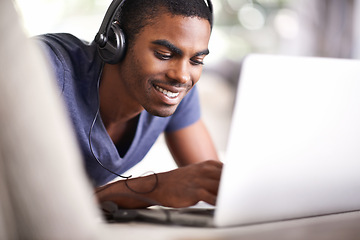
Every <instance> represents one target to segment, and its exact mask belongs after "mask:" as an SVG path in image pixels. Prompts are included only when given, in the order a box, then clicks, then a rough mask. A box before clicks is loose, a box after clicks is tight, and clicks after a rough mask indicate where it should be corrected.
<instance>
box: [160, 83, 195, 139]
mask: <svg viewBox="0 0 360 240" xmlns="http://www.w3.org/2000/svg"><path fill="white" fill-rule="evenodd" d="M200 116H201V109H200V101H199V92H198V90H197V87H196V86H194V87H193V89H191V90H190V92H189V93H188V94H187V95H186V96H185V98H184V99H183V100H182V101H181V103H180V104H179V106H178V108H177V109H176V111H175V113H174V114H173V115H172V116H171V120H170V121H169V123H168V125H167V127H166V129H165V131H166V132H173V131H176V130H179V129H182V128H185V127H187V126H190V125H191V124H193V123H195V122H197V121H198V120H199V119H200Z"/></svg>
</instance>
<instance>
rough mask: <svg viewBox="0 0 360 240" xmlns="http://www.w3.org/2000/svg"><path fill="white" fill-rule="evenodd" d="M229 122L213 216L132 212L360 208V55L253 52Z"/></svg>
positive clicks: (185, 221) (263, 214) (165, 217)
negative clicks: (359, 57) (347, 57)
mask: <svg viewBox="0 0 360 240" xmlns="http://www.w3.org/2000/svg"><path fill="white" fill-rule="evenodd" d="M230 129H231V130H230V134H229V140H228V146H227V151H226V157H225V159H224V160H223V161H224V168H223V173H222V177H221V181H220V188H219V193H218V200H217V205H216V207H215V210H214V215H213V216H211V217H208V216H207V215H206V214H204V212H203V211H198V210H199V209H198V208H187V209H177V210H173V209H172V210H171V211H168V210H167V209H165V210H164V211H166V214H164V213H163V214H162V215H161V212H160V215H161V216H162V217H160V218H159V215H157V217H153V216H155V215H156V214H155V212H156V211H151V212H145V211H142V210H140V211H137V212H136V213H134V212H133V213H131V214H135V215H136V216H143V217H144V216H145V217H144V218H149V219H156V221H162V222H171V223H172V224H174V223H179V224H182V225H193V224H194V225H197V226H212V227H229V226H240V225H249V224H258V223H266V222H274V221H282V220H290V219H297V218H304V217H312V216H321V215H328V214H334V213H343V212H350V211H356V210H360V61H357V60H345V59H329V58H317V57H295V56H275V55H261V54H252V55H249V56H247V57H246V58H245V59H244V61H243V64H242V70H241V74H240V79H239V83H238V89H237V94H236V101H235V106H234V111H233V119H232V124H231V128H230ZM141 211H142V212H141ZM206 211H207V212H212V210H208V209H207V210H206ZM131 214H129V213H126V214H125V215H127V216H129V215H131ZM144 214H145V215H144ZM120 215H121V214H120ZM169 219H170V221H169Z"/></svg>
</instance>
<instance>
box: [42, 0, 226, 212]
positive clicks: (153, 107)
mask: <svg viewBox="0 0 360 240" xmlns="http://www.w3.org/2000/svg"><path fill="white" fill-rule="evenodd" d="M114 2H117V4H119V3H121V7H120V8H118V9H117V11H118V12H117V14H116V17H114V19H113V20H114V21H113V23H112V24H114V25H115V26H114V28H118V27H119V28H120V29H121V31H122V32H123V33H124V36H125V39H126V41H125V42H126V45H125V46H126V48H125V54H124V56H122V57H121V59H120V60H119V61H116V62H110V63H109V61H107V60H106V59H105V60H104V58H103V57H102V56H101V54H99V46H97V43H95V42H94V43H91V44H86V43H84V42H82V41H80V40H79V39H77V38H76V37H74V36H72V35H69V34H47V35H43V36H39V37H38V39H39V40H41V41H40V42H41V45H42V46H43V48H44V49H45V50H46V52H47V54H48V56H49V59H50V62H51V63H52V66H53V68H54V71H55V73H56V76H57V80H58V84H59V87H60V90H61V92H62V95H63V97H64V99H65V103H66V105H67V107H68V110H69V114H70V117H71V119H72V122H73V124H74V130H75V132H76V134H77V138H78V140H79V144H80V147H81V150H82V153H83V158H84V163H85V167H86V171H87V173H88V176H89V178H90V179H91V181H92V182H93V184H94V186H95V187H96V193H97V197H98V199H99V201H100V202H102V201H107V200H110V201H113V202H116V203H117V204H118V205H120V206H121V207H124V208H138V207H146V206H149V205H152V204H154V203H157V204H161V205H164V206H171V207H185V206H190V205H193V204H195V203H197V202H198V201H200V200H203V201H205V202H208V203H210V204H215V201H216V196H217V191H218V185H219V180H220V175H221V169H222V164H221V162H220V161H219V160H218V156H217V154H216V150H215V148H214V145H213V143H212V140H211V139H210V136H209V134H208V132H207V130H206V128H205V125H204V123H203V122H202V120H201V116H200V106H199V99H198V92H197V89H196V87H195V84H196V83H197V82H198V80H199V78H200V75H201V72H202V66H203V63H204V58H205V57H206V56H207V55H208V54H209V50H208V42H209V39H210V35H211V29H212V11H211V7H210V6H211V3H210V2H208V1H207V0H205V1H204V0H152V1H149V0H125V1H114ZM114 2H113V3H114ZM111 21H112V19H111ZM114 31H115V30H114ZM109 38H110V37H109ZM100 49H101V48H100ZM100 51H101V50H100ZM162 133H165V137H166V142H167V145H168V147H169V149H170V151H171V153H172V156H173V158H174V160H175V161H176V163H177V164H178V166H179V168H178V169H175V170H173V171H170V172H164V173H159V174H154V175H149V176H146V177H140V178H131V177H128V176H122V177H123V178H126V179H125V180H119V181H115V182H112V183H109V182H110V181H112V180H113V179H114V178H115V177H117V176H121V174H122V173H123V172H125V171H127V170H128V169H130V168H131V167H132V166H134V165H135V164H137V163H138V162H140V161H141V160H142V159H143V158H144V156H145V155H146V153H147V152H148V151H149V149H150V148H151V146H152V145H153V144H154V142H155V141H156V139H157V138H158V136H159V135H160V134H162ZM153 161H154V162H155V161H156V159H153Z"/></svg>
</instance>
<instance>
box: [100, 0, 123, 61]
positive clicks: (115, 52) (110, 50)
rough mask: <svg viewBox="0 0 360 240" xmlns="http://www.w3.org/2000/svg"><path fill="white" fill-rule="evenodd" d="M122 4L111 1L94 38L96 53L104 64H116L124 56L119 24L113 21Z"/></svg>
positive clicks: (121, 31)
mask: <svg viewBox="0 0 360 240" xmlns="http://www.w3.org/2000/svg"><path fill="white" fill-rule="evenodd" d="M124 2H125V0H113V1H112V3H111V4H110V6H109V8H108V10H107V11H106V14H105V17H104V19H103V21H102V23H101V26H100V29H99V31H98V33H97V34H96V36H95V43H96V44H97V49H98V53H99V55H100V57H101V58H102V59H103V60H104V62H106V63H110V64H115V63H118V62H120V61H121V59H122V58H123V57H124V55H125V48H126V43H125V35H124V32H123V30H122V29H121V28H120V26H119V23H118V22H116V21H114V18H115V15H116V13H117V12H118V11H119V10H120V9H121V7H122V5H123V4H124Z"/></svg>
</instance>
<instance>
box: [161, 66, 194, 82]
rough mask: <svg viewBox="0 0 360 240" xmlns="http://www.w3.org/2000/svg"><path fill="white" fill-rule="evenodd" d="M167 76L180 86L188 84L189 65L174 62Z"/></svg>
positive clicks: (189, 78)
mask: <svg viewBox="0 0 360 240" xmlns="http://www.w3.org/2000/svg"><path fill="white" fill-rule="evenodd" d="M167 76H168V77H169V78H170V79H172V80H175V81H177V82H179V83H182V84H185V83H187V82H189V81H190V80H191V74H190V66H189V63H188V62H187V61H177V62H175V63H174V64H173V65H172V66H171V67H170V69H169V70H168V72H167Z"/></svg>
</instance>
